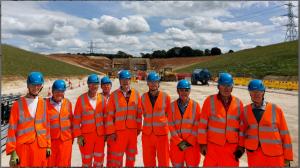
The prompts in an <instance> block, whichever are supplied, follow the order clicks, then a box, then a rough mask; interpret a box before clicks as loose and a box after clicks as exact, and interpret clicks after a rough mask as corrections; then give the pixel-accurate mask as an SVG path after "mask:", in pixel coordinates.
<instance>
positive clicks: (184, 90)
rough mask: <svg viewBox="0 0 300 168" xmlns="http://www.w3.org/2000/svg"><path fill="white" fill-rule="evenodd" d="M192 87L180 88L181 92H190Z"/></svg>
mask: <svg viewBox="0 0 300 168" xmlns="http://www.w3.org/2000/svg"><path fill="white" fill-rule="evenodd" d="M190 90H191V89H178V91H179V92H189V91H190Z"/></svg>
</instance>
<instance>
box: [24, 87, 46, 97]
mask: <svg viewBox="0 0 300 168" xmlns="http://www.w3.org/2000/svg"><path fill="white" fill-rule="evenodd" d="M27 88H28V91H29V93H30V94H31V95H35V96H37V95H38V94H39V92H40V90H41V89H42V88H43V85H31V84H28V85H27Z"/></svg>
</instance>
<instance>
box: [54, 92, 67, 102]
mask: <svg viewBox="0 0 300 168" xmlns="http://www.w3.org/2000/svg"><path fill="white" fill-rule="evenodd" d="M64 96H65V92H64V91H59V90H53V91H52V97H53V99H54V100H55V101H56V102H60V101H61V100H62V99H63V98H64Z"/></svg>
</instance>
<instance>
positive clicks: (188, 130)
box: [180, 129, 192, 134]
mask: <svg viewBox="0 0 300 168" xmlns="http://www.w3.org/2000/svg"><path fill="white" fill-rule="evenodd" d="M180 132H181V133H185V134H188V133H191V132H192V130H191V129H180Z"/></svg>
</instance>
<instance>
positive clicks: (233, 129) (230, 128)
mask: <svg viewBox="0 0 300 168" xmlns="http://www.w3.org/2000/svg"><path fill="white" fill-rule="evenodd" d="M226 130H228V131H234V132H238V131H239V129H238V128H234V127H230V126H227V127H226Z"/></svg>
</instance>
